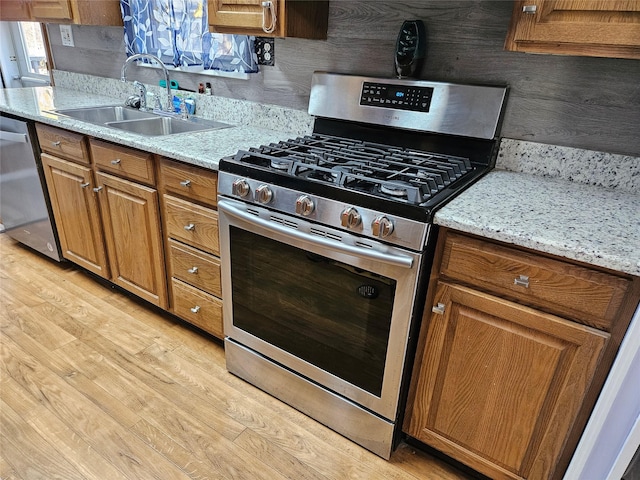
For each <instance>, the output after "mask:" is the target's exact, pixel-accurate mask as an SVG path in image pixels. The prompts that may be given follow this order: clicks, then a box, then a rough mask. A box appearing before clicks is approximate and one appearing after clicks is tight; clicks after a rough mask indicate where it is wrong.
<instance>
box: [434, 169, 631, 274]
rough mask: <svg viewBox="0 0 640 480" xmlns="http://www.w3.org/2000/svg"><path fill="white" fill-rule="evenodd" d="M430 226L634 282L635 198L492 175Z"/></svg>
mask: <svg viewBox="0 0 640 480" xmlns="http://www.w3.org/2000/svg"><path fill="white" fill-rule="evenodd" d="M435 223H436V224H438V225H442V226H444V227H450V228H453V229H456V230H460V231H463V232H467V233H472V234H476V235H480V236H482V237H486V238H492V239H495V240H500V241H502V242H506V243H510V244H514V245H519V246H522V247H527V248H531V249H533V250H537V251H541V252H546V253H551V254H554V255H558V256H561V257H565V258H570V259H574V260H578V261H581V262H585V263H589V264H592V265H598V266H601V267H605V268H609V269H612V270H616V271H619V272H625V273H630V274H632V275H638V276H640V194H638V193H632V192H628V191H625V190H621V189H613V188H605V187H600V186H594V185H586V184H581V183H576V182H571V181H567V180H564V179H562V178H557V177H556V178H553V177H544V176H540V175H533V174H529V173H521V172H512V171H506V170H493V171H492V172H489V173H488V174H487V175H486V176H484V177H483V178H482V179H481V180H480V181H479V182H477V183H475V184H474V185H472V186H471V187H470V188H468V189H467V190H465V191H464V192H463V193H462V194H461V195H459V196H457V197H456V198H454V199H453V200H452V201H451V202H449V203H448V204H447V205H445V206H444V207H443V208H442V209H440V210H439V211H438V212H436V215H435Z"/></svg>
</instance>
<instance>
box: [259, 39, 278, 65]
mask: <svg viewBox="0 0 640 480" xmlns="http://www.w3.org/2000/svg"><path fill="white" fill-rule="evenodd" d="M255 49H256V55H257V56H258V65H271V66H273V65H275V63H276V51H275V42H274V40H273V38H270V37H256V40H255Z"/></svg>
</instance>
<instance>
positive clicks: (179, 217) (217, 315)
mask: <svg viewBox="0 0 640 480" xmlns="http://www.w3.org/2000/svg"><path fill="white" fill-rule="evenodd" d="M217 180H218V175H217V173H216V172H214V171H212V170H206V169H203V168H199V167H195V166H192V165H186V164H183V163H180V162H176V161H173V160H169V159H167V158H163V159H161V161H160V181H161V185H162V187H161V188H162V190H163V192H164V193H163V196H162V198H163V219H164V226H165V232H166V243H165V245H166V252H167V263H168V264H169V278H170V296H171V309H170V310H171V312H172V313H174V314H175V315H177V316H178V317H180V318H182V319H184V320H186V321H187V322H189V323H191V324H193V325H196V326H198V327H199V328H202V329H203V330H205V331H207V332H209V333H211V334H213V335H215V336H216V337H218V338H223V337H224V334H223V328H222V299H221V296H222V287H221V274H220V258H219V255H220V244H219V239H218V212H217V210H215V206H216V204H217V200H216V195H217Z"/></svg>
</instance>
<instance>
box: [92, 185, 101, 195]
mask: <svg viewBox="0 0 640 480" xmlns="http://www.w3.org/2000/svg"><path fill="white" fill-rule="evenodd" d="M102 188H103V187H102V186H100V187H96V188H94V189H93V191H94V192H96V193H98V192H99V191H100V190H102Z"/></svg>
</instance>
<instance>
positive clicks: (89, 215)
mask: <svg viewBox="0 0 640 480" xmlns="http://www.w3.org/2000/svg"><path fill="white" fill-rule="evenodd" d="M42 165H43V167H44V174H45V178H46V181H47V187H48V189H49V196H50V199H51V206H52V209H53V215H54V218H55V222H56V227H57V229H58V235H59V237H60V247H61V249H62V255H63V257H64V258H66V259H67V260H70V261H72V262H74V263H77V264H78V265H80V266H82V267H84V268H86V269H87V270H89V271H90V272H93V273H95V274H97V275H100V276H101V277H104V278H109V268H108V266H107V259H106V250H105V245H104V237H103V235H102V225H101V223H100V216H99V210H98V202H97V199H96V195H95V192H94V191H93V188H94V187H95V183H94V182H93V175H92V172H91V169H90V168H89V167H87V166H84V165H79V164H77V163H75V162H72V161H68V160H64V159H62V158H58V157H54V156H52V155H49V154H46V153H43V154H42Z"/></svg>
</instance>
